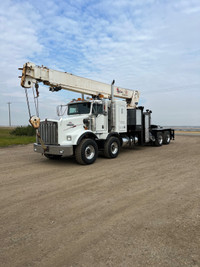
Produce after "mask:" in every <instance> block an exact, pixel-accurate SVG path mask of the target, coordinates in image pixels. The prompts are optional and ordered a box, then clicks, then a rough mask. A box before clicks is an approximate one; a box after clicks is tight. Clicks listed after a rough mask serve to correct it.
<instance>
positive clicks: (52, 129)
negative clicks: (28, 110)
mask: <svg viewBox="0 0 200 267" xmlns="http://www.w3.org/2000/svg"><path fill="white" fill-rule="evenodd" d="M38 130H39V133H40V136H41V138H42V140H43V141H44V143H45V144H46V145H58V123H57V122H54V121H43V122H41V123H40V127H39V129H38ZM37 143H38V144H39V143H40V141H39V140H38V138H37Z"/></svg>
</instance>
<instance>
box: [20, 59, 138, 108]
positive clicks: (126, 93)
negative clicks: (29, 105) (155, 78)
mask: <svg viewBox="0 0 200 267" xmlns="http://www.w3.org/2000/svg"><path fill="white" fill-rule="evenodd" d="M37 82H42V83H43V84H45V85H47V86H49V87H50V91H58V90H60V89H65V90H69V91H73V92H77V93H82V94H86V95H91V96H98V95H100V94H101V95H103V96H104V98H110V97H111V87H110V85H109V84H106V83H102V82H97V81H94V80H91V79H87V78H82V77H79V76H76V75H73V74H70V73H67V72H61V71H57V70H52V69H48V68H47V67H44V66H41V67H40V66H37V65H35V64H33V63H30V62H28V63H26V64H24V66H23V69H22V77H21V86H22V87H24V88H31V87H33V86H34V84H36V83H37ZM114 96H115V97H119V98H123V99H126V101H127V104H128V106H129V107H131V108H135V107H136V105H137V104H138V101H139V92H138V91H136V90H135V91H134V90H130V89H125V88H121V87H117V86H114Z"/></svg>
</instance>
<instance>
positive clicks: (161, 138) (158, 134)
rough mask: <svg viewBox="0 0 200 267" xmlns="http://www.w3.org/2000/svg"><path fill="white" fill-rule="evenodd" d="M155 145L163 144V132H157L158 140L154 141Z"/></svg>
mask: <svg viewBox="0 0 200 267" xmlns="http://www.w3.org/2000/svg"><path fill="white" fill-rule="evenodd" d="M154 144H155V146H162V144H163V134H162V133H161V132H158V133H157V136H156V140H155V142H154Z"/></svg>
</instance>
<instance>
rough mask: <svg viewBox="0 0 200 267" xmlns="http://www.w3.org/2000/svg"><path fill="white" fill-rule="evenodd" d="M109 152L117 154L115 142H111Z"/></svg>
mask: <svg viewBox="0 0 200 267" xmlns="http://www.w3.org/2000/svg"><path fill="white" fill-rule="evenodd" d="M111 152H112V154H113V155H115V154H117V152H118V144H117V142H113V143H112V144H111Z"/></svg>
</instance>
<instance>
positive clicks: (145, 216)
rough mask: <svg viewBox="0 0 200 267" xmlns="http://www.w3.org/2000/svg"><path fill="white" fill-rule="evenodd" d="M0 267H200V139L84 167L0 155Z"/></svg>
mask: <svg viewBox="0 0 200 267" xmlns="http://www.w3.org/2000/svg"><path fill="white" fill-rule="evenodd" d="M0 266H1V267H2V266H12V267H14V266H19V267H23V266H48V267H49V266H52V267H53V266H67V267H68V266H85V267H90V266H91V267H96V266H97V267H98V266H102V267H104V266H113V267H117V266H121V267H129V266H130V267H133V266H134V267H137V266H162V267H165V266H169V267H173V266H180V267H182V266H193V267H197V266H200V137H199V136H198V137H195V136H177V137H176V140H175V141H172V142H171V144H170V145H165V146H162V147H137V148H134V149H123V150H122V151H121V153H120V154H119V156H118V158H116V159H111V160H109V159H105V158H103V157H101V156H100V157H99V158H98V159H97V161H96V162H95V164H93V165H89V166H81V165H77V164H76V162H75V160H74V159H73V158H70V159H61V160H57V161H52V160H48V159H46V158H45V157H43V156H41V155H40V154H37V153H34V152H33V149H32V145H27V146H16V147H10V148H2V149H0Z"/></svg>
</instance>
